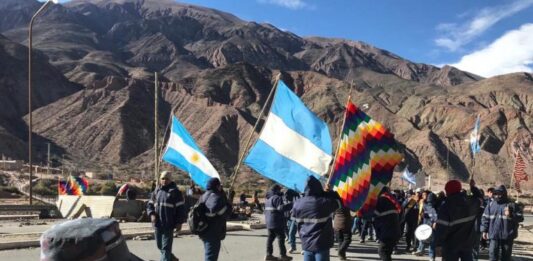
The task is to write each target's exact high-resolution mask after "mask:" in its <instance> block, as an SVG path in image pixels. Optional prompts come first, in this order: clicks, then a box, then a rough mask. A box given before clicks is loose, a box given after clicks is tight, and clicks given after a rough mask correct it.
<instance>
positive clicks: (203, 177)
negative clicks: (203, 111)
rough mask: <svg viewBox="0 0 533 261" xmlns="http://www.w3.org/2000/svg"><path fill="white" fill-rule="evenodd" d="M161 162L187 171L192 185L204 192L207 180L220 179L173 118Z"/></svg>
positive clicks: (192, 140) (187, 134)
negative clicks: (192, 182) (194, 184)
mask: <svg viewBox="0 0 533 261" xmlns="http://www.w3.org/2000/svg"><path fill="white" fill-rule="evenodd" d="M163 160H164V161H166V162H168V163H170V164H172V165H174V166H176V167H178V168H180V169H182V170H184V171H187V172H188V173H189V175H190V177H191V178H192V180H193V181H194V183H196V184H197V185H198V186H200V187H202V189H204V190H205V189H206V186H207V182H208V181H209V179H211V178H219V179H220V176H219V175H218V172H217V171H216V169H215V168H214V167H213V165H211V162H209V160H208V159H207V158H206V157H205V156H204V154H203V153H202V151H201V150H200V148H198V146H197V145H196V143H195V142H194V139H193V138H192V136H191V135H190V134H189V133H188V132H187V129H185V127H184V126H183V125H182V124H181V122H179V121H178V119H176V117H174V116H172V127H171V131H170V138H169V139H168V144H167V147H166V149H165V154H163Z"/></svg>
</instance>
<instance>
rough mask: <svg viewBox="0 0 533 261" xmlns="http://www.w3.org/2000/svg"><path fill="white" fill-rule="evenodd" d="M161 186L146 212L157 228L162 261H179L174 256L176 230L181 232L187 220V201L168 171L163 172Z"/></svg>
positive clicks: (156, 235) (154, 193)
mask: <svg viewBox="0 0 533 261" xmlns="http://www.w3.org/2000/svg"><path fill="white" fill-rule="evenodd" d="M159 180H160V181H159V186H158V187H157V188H156V189H155V190H154V192H153V193H152V196H151V198H150V200H149V201H148V204H147V207H146V208H147V209H146V212H147V214H148V216H149V217H150V220H151V222H152V225H153V226H154V228H155V240H156V244H157V248H158V249H159V250H160V251H161V261H171V260H178V259H177V258H176V257H174V256H173V255H172V241H173V239H174V235H173V232H174V229H176V231H180V230H181V225H182V224H183V223H185V222H186V220H187V213H186V211H185V200H184V198H183V195H182V194H181V191H180V190H179V189H178V187H177V186H176V183H174V182H173V181H172V175H171V173H170V172H168V171H163V172H161V175H160V177H159Z"/></svg>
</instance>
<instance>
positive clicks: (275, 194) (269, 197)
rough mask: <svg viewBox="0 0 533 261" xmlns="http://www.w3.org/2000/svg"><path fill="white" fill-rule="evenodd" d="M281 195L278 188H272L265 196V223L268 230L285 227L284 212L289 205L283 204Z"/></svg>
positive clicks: (288, 208)
mask: <svg viewBox="0 0 533 261" xmlns="http://www.w3.org/2000/svg"><path fill="white" fill-rule="evenodd" d="M282 196H283V193H281V188H280V187H279V186H274V187H272V188H271V189H270V190H269V191H268V192H267V194H266V202H265V222H266V226H267V228H268V229H282V228H285V226H286V223H287V222H286V220H285V211H288V210H290V207H291V204H283V197H282Z"/></svg>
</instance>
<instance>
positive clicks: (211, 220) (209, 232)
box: [199, 178, 232, 261]
mask: <svg viewBox="0 0 533 261" xmlns="http://www.w3.org/2000/svg"><path fill="white" fill-rule="evenodd" d="M206 188H207V191H206V192H205V193H204V194H203V195H202V196H201V197H200V202H203V203H204V204H205V207H206V216H207V224H208V225H207V228H206V229H205V230H204V231H203V232H202V233H200V234H199V236H200V239H201V240H202V241H203V242H204V251H205V259H204V260H205V261H216V260H218V254H219V253H220V246H221V244H222V240H224V238H226V220H227V217H228V216H229V215H230V214H231V211H232V206H231V204H230V203H229V202H228V200H227V198H226V194H225V193H224V191H223V190H222V185H221V184H220V180H219V179H218V178H211V179H210V180H209V181H208V183H207V187H206Z"/></svg>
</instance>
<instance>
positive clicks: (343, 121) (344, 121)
mask: <svg viewBox="0 0 533 261" xmlns="http://www.w3.org/2000/svg"><path fill="white" fill-rule="evenodd" d="M352 85H353V81H352V84H350V91H349V92H348V100H347V101H346V104H348V102H350V101H351V100H352ZM345 123H346V108H344V118H343V119H342V125H341V127H340V129H339V135H338V136H337V137H339V141H338V142H337V150H335V157H334V159H333V164H332V165H331V168H330V170H329V176H328V182H327V183H326V186H329V183H330V182H331V177H332V176H333V171H335V162H337V158H338V157H339V149H340V147H341V142H342V139H341V135H342V130H343V128H344V124H345Z"/></svg>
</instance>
